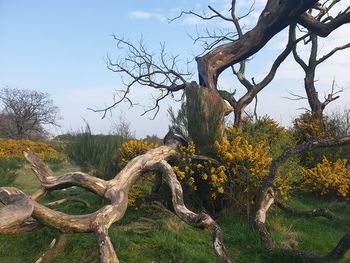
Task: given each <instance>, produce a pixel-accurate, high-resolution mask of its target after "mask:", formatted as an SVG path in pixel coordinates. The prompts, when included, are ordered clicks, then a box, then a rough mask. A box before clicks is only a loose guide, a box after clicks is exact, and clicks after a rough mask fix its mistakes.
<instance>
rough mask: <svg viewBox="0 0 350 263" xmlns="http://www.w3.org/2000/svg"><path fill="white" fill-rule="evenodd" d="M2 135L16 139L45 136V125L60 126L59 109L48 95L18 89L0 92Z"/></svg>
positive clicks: (6, 89) (4, 89) (3, 89)
mask: <svg viewBox="0 0 350 263" xmlns="http://www.w3.org/2000/svg"><path fill="white" fill-rule="evenodd" d="M0 103H1V104H2V109H1V111H0V121H1V127H2V128H1V134H2V135H5V136H8V137H11V138H14V139H24V138H35V137H38V136H42V135H44V134H45V129H44V127H43V125H53V126H59V125H58V120H59V119H60V117H59V114H58V113H59V109H58V107H56V106H55V105H54V104H53V101H52V99H51V98H50V95H49V94H48V93H44V92H39V91H35V90H23V89H17V88H9V87H6V88H2V89H1V90H0Z"/></svg>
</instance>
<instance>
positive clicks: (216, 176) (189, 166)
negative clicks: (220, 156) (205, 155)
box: [173, 142, 228, 205]
mask: <svg viewBox="0 0 350 263" xmlns="http://www.w3.org/2000/svg"><path fill="white" fill-rule="evenodd" d="M195 153H196V148H195V145H194V143H193V142H190V143H189V145H188V146H187V147H185V146H182V147H180V150H179V153H178V155H177V160H176V161H175V163H174V165H173V169H174V172H175V173H176V175H177V178H178V179H179V181H180V182H181V184H182V185H183V187H184V188H185V191H184V192H185V193H186V194H189V195H191V196H192V197H191V198H188V199H190V200H192V205H195V204H194V202H195V200H194V199H195V196H194V195H197V197H198V198H197V199H198V200H197V201H199V200H202V201H205V202H206V203H212V202H213V201H214V200H215V199H216V198H217V197H218V196H221V195H222V194H223V193H224V191H225V183H226V182H227V180H228V177H227V175H226V173H225V172H226V169H225V167H224V166H223V165H218V164H216V163H214V162H213V161H210V160H208V161H198V160H195V159H193V157H194V155H195ZM194 192H196V193H194ZM200 205H202V203H200Z"/></svg>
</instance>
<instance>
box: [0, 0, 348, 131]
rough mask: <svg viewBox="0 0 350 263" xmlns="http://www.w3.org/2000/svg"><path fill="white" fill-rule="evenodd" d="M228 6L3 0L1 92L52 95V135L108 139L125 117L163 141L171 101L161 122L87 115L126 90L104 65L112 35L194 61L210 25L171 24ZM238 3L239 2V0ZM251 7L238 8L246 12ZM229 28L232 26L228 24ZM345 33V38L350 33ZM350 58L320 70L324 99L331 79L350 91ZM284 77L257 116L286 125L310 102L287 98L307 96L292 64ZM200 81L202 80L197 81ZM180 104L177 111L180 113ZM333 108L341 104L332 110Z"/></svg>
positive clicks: (262, 63) (260, 59)
mask: <svg viewBox="0 0 350 263" xmlns="http://www.w3.org/2000/svg"><path fill="white" fill-rule="evenodd" d="M228 2H229V1H225V0H224V1H218V0H210V1H191V2H189V1H146V0H138V1H136V0H132V1H111V0H103V1H97V0H95V1H92V0H84V1H82V0H74V1H71V0H70V1H68V0H60V1H47V0H46V1H45V0H41V1H39V0H32V1H25V0H22V1H18V0H0V35H1V41H0V58H1V59H0V85H1V87H2V86H9V87H17V88H21V89H35V90H40V91H45V92H48V93H49V94H51V96H52V98H53V100H54V103H55V104H56V105H57V106H58V107H59V108H60V109H61V115H62V117H63V120H62V121H61V124H62V127H61V128H60V129H56V130H53V132H54V133H62V132H66V131H69V130H77V129H79V128H80V127H81V126H83V125H84V121H83V119H85V120H87V121H88V122H89V123H90V125H91V127H92V129H93V130H94V132H96V133H99V132H103V133H107V132H109V131H110V128H111V126H112V124H113V122H117V121H118V119H119V116H120V115H123V116H124V117H125V118H126V119H127V120H128V121H129V122H130V123H131V128H132V129H133V130H135V131H136V135H137V136H138V137H143V136H145V135H147V134H158V135H159V136H163V135H164V134H165V133H166V130H167V126H168V123H167V117H166V109H167V108H168V107H169V105H172V106H174V107H178V105H179V103H176V102H174V101H171V100H166V101H164V103H163V104H162V108H161V112H160V114H159V115H158V116H157V118H156V119H155V120H153V121H152V120H150V119H149V117H151V116H149V117H147V116H146V117H145V116H144V117H140V114H141V113H142V112H143V109H144V108H143V107H141V106H138V107H134V108H133V109H129V108H128V105H127V104H122V105H120V106H118V107H117V108H116V109H115V110H114V111H113V115H112V116H110V115H108V116H107V117H106V118H105V119H103V120H101V116H100V115H99V114H96V113H93V112H91V111H88V110H87V108H88V107H92V108H94V107H96V108H99V107H103V106H104V105H108V104H109V103H111V102H112V94H113V92H114V91H115V90H117V89H121V88H122V87H123V86H122V83H121V81H120V77H119V76H118V75H117V74H115V73H112V72H110V71H108V70H107V69H106V64H105V60H104V59H105V58H106V56H107V54H109V56H111V57H112V58H113V57H117V56H118V55H122V54H121V53H120V51H118V50H117V49H116V45H115V44H116V43H115V41H114V40H113V39H112V37H111V34H115V35H117V36H124V37H125V38H127V39H130V40H131V41H137V40H139V39H140V37H141V35H142V37H143V38H144V39H145V42H146V44H147V46H148V47H149V49H150V50H152V51H153V52H154V53H157V51H158V50H159V43H160V42H165V43H166V49H167V51H168V52H169V53H173V54H180V55H181V56H182V58H183V59H191V58H193V54H198V53H199V52H200V50H201V49H200V46H194V45H193V43H192V41H191V40H190V38H189V37H188V36H187V34H188V33H191V32H194V30H195V29H196V27H197V28H199V29H200V28H203V26H205V24H203V23H202V22H201V21H199V20H197V19H194V18H189V17H187V18H185V19H181V20H178V21H177V22H175V23H171V24H169V23H168V21H167V18H169V17H174V16H176V15H177V14H178V13H179V12H180V10H189V9H192V8H196V9H197V10H198V11H201V10H202V9H203V8H205V6H206V5H207V4H208V3H209V4H212V5H213V6H216V7H217V8H218V9H219V10H221V9H225V7H227V4H228ZM238 2H239V1H238ZM246 3H247V1H241V2H239V5H240V6H239V7H240V8H243V9H244V8H246V6H245V5H246ZM263 3H264V1H262V0H261V1H260V0H259V1H257V7H256V12H254V13H253V14H252V17H253V19H249V20H247V21H245V23H246V25H247V27H248V28H249V27H251V26H252V25H253V24H254V21H255V20H254V18H255V19H256V17H257V14H258V12H259V8H261V7H262V6H263ZM208 26H209V27H214V26H216V27H225V26H228V25H227V24H225V23H222V22H215V21H214V22H211V24H209V25H208ZM229 26H230V25H229ZM348 32H349V27H348V26H347V27H344V28H341V29H339V30H337V31H336V32H334V33H333V34H332V35H331V36H330V40H327V41H328V42H326V41H325V42H324V43H323V44H321V47H322V51H324V52H327V50H330V48H331V47H332V46H335V45H337V44H339V43H343V44H344V43H346V42H347V41H349V39H347V38H346V37H347V36H348V35H349V34H348ZM346 33H347V34H346ZM284 42H285V32H284V33H283V32H282V34H280V35H278V36H277V37H275V38H274V39H273V40H272V41H271V43H269V44H268V45H267V46H266V47H265V48H264V49H263V50H262V52H260V53H259V54H257V55H256V56H254V60H252V61H251V62H250V63H249V64H248V69H249V70H248V75H251V76H254V77H255V79H259V77H263V76H264V74H265V73H266V72H267V70H268V69H269V66H270V64H271V63H272V61H273V58H274V57H275V56H276V54H278V52H279V51H280V50H281V48H282V47H283V46H284ZM349 55H350V52H349V51H348V50H346V51H343V52H342V53H341V54H339V55H336V56H335V57H334V59H333V58H332V59H331V60H330V61H329V62H328V63H327V65H325V66H323V65H322V67H321V68H320V71H319V76H320V78H319V81H318V85H319V86H320V90H321V92H325V91H327V89H329V87H330V85H331V83H332V80H333V78H335V79H336V82H337V83H338V85H339V86H341V87H344V88H346V87H350V77H348V74H347V71H346V68H347V67H349V66H350V65H349V64H350V63H349V62H348V61H349V58H350V56H349ZM279 72H280V74H279V75H278V78H276V80H274V81H273V82H272V83H271V85H270V86H269V87H267V89H266V90H264V91H263V92H262V94H261V95H259V103H260V105H259V107H258V112H259V114H261V115H264V114H269V115H272V116H273V117H274V118H276V119H277V120H278V121H281V122H282V123H283V124H285V125H288V124H289V123H290V119H291V117H295V116H296V115H297V114H298V112H300V111H297V110H296V109H297V108H300V107H303V106H305V103H304V102H290V101H287V100H285V99H283V98H282V97H284V96H287V95H288V94H287V90H292V91H293V92H296V93H301V94H303V90H302V79H303V75H302V72H301V71H300V69H299V68H298V66H297V65H296V64H295V63H294V62H293V60H292V59H289V60H287V61H286V62H285V63H284V64H283V66H282V67H281V69H280V71H279ZM194 80H196V78H195V77H194ZM220 85H221V86H222V87H225V88H227V89H231V90H233V89H234V88H237V90H238V94H240V92H241V90H242V89H241V88H240V87H239V86H238V84H237V83H236V82H235V80H234V78H232V77H231V76H230V74H224V75H223V76H222V77H221V78H220ZM137 88H138V87H136V89H135V91H134V92H133V98H134V100H135V101H137V102H139V103H140V104H144V105H145V106H147V105H150V104H151V103H152V100H151V98H152V96H151V95H152V94H151V90H149V89H143V88H142V89H140V88H138V89H137ZM349 101H350V93H349V91H347V90H346V91H344V92H343V94H342V98H341V99H340V100H339V101H338V103H337V107H344V106H346V105H347V106H350V105H349V104H350V103H349ZM176 105H177V106H176ZM334 107H335V105H334Z"/></svg>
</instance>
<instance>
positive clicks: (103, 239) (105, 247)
mask: <svg viewBox="0 0 350 263" xmlns="http://www.w3.org/2000/svg"><path fill="white" fill-rule="evenodd" d="M96 240H97V244H98V250H99V252H100V259H101V263H119V260H118V258H117V255H116V253H115V251H114V248H113V244H112V242H111V239H110V237H109V236H108V229H105V228H103V227H101V228H100V229H98V230H97V231H96Z"/></svg>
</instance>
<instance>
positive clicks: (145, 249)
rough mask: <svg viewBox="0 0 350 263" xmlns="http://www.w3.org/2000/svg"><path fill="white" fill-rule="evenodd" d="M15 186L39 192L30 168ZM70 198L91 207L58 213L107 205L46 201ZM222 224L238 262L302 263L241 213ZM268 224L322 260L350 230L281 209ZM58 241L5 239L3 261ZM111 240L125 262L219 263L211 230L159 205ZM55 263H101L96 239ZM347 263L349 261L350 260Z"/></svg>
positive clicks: (77, 242)
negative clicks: (271, 243) (272, 245)
mask: <svg viewBox="0 0 350 263" xmlns="http://www.w3.org/2000/svg"><path fill="white" fill-rule="evenodd" d="M72 170H76V167H75V166H72V165H71V164H67V163H65V164H62V165H61V167H60V169H56V172H55V173H56V174H62V173H64V172H67V171H72ZM14 186H16V187H18V188H20V189H23V190H24V191H25V192H26V193H28V194H30V193H33V192H34V191H35V190H36V189H38V187H39V183H38V181H37V179H36V178H35V176H34V175H33V174H32V173H31V172H30V169H29V167H28V166H27V165H24V166H23V167H22V168H21V170H20V171H19V173H18V176H17V178H16V180H15V182H14ZM65 195H77V196H79V197H81V198H83V199H85V200H87V201H88V202H89V203H90V205H91V206H90V207H84V206H83V205H82V204H79V203H71V204H63V205H61V206H59V207H57V210H60V211H63V212H67V213H70V214H86V213H90V212H93V211H95V210H96V209H98V208H99V207H101V206H103V205H104V204H105V203H106V201H104V200H102V199H100V198H98V197H96V196H95V195H93V194H91V193H88V192H86V191H84V190H81V189H79V188H70V189H68V190H66V191H54V192H52V193H51V194H50V195H48V196H47V197H46V199H45V200H43V201H42V202H43V203H45V202H48V201H50V200H57V199H60V198H62V197H63V196H65ZM288 203H289V204H290V205H292V206H294V207H299V208H303V209H310V208H315V207H321V206H322V207H328V208H330V209H331V210H332V211H333V212H335V213H336V214H337V215H339V216H341V217H343V218H347V215H348V214H349V212H350V205H348V204H347V203H346V202H340V201H331V200H325V199H320V198H317V197H315V196H312V195H295V196H292V197H291V198H290V200H289V202H288ZM218 223H219V224H220V226H221V227H222V229H223V231H224V239H225V245H226V247H227V248H228V250H229V252H230V254H231V255H232V256H233V257H234V259H235V260H236V262H238V263H240V262H241V263H246V262H254V263H263V262H264V263H265V262H270V263H277V262H278V263H284V262H285V263H287V262H288V263H293V262H295V263H297V262H302V261H301V260H300V259H299V258H296V257H293V256H292V255H291V254H288V253H287V252H284V251H283V250H281V249H275V250H272V251H266V250H265V249H264V248H263V247H262V246H261V243H260V240H259V237H258V235H257V233H256V232H255V231H254V230H253V229H252V227H251V225H249V224H247V223H245V222H244V221H242V219H241V218H240V217H239V216H238V215H237V214H234V213H232V212H226V213H224V214H223V216H221V217H220V218H219V219H218ZM267 225H268V228H269V229H270V230H271V232H272V235H273V237H274V239H275V240H276V242H277V244H278V245H279V246H280V247H282V246H283V243H285V242H286V241H288V242H290V241H291V240H292V241H293V242H295V244H297V246H298V247H299V248H300V249H302V250H306V251H311V252H315V253H318V254H320V255H324V254H326V253H327V252H329V250H330V249H332V248H333V247H334V246H335V245H336V244H337V242H338V241H339V239H340V237H341V236H342V235H343V234H344V233H346V232H347V231H349V227H348V226H346V225H345V224H341V223H339V222H338V221H335V222H329V221H327V220H326V219H323V218H314V219H303V218H297V217H292V216H289V215H286V214H284V213H283V212H282V211H280V210H278V209H277V208H273V209H272V210H271V211H270V213H269V214H268V221H267ZM57 236H58V232H57V231H55V230H52V229H49V228H43V229H41V230H39V231H37V232H33V233H24V234H19V235H13V236H8V235H0V262H2V263H16V262H21V263H22V262H35V261H36V259H38V258H39V257H40V255H41V254H42V253H43V252H44V251H46V250H47V248H48V246H49V244H50V243H51V241H52V240H53V239H54V238H56V237H57ZM110 237H111V240H112V242H113V245H114V247H115V250H116V252H117V255H118V257H119V260H120V261H121V262H139V263H146V262H147V263H151V262H194V263H200V262H203V263H204V262H213V263H215V262H219V261H218V260H217V257H216V255H215V253H214V250H213V248H212V244H211V237H210V234H209V232H208V231H207V230H202V229H196V228H193V227H191V226H188V225H186V224H185V223H183V222H182V221H180V220H179V219H178V218H177V217H176V216H174V215H171V214H170V213H169V212H165V211H164V210H162V209H159V208H157V206H145V207H140V208H133V207H131V208H128V210H127V212H126V214H125V216H124V218H123V219H122V220H121V221H119V222H118V223H117V224H114V225H113V226H112V227H111V229H110ZM348 254H349V253H348ZM52 262H56V263H58V262H60V263H61V262H62V263H63V262H66V263H68V262H69V263H75V262H76V263H82V262H99V255H98V250H97V246H96V242H95V237H94V235H93V234H91V233H87V234H72V235H71V237H70V240H69V242H68V244H67V246H66V247H65V250H64V251H63V253H62V254H61V255H59V256H58V257H57V258H55V259H54V260H53V261H52ZM342 262H350V255H347V256H346V258H345V259H344V260H343V261H342Z"/></svg>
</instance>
